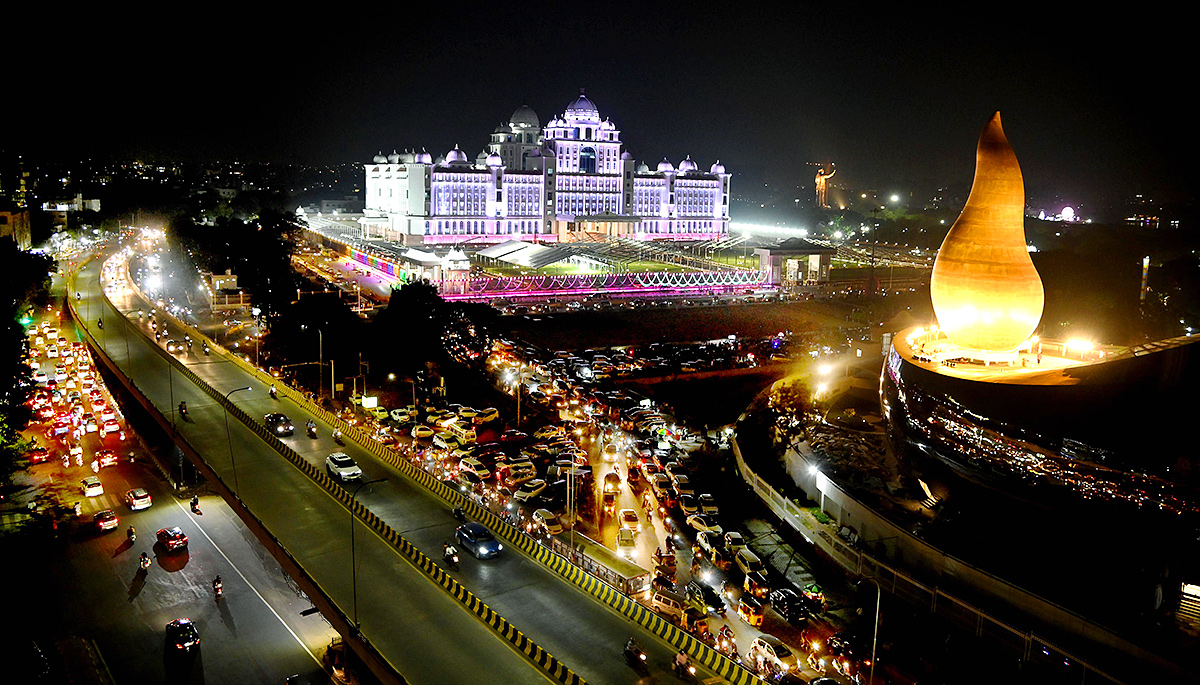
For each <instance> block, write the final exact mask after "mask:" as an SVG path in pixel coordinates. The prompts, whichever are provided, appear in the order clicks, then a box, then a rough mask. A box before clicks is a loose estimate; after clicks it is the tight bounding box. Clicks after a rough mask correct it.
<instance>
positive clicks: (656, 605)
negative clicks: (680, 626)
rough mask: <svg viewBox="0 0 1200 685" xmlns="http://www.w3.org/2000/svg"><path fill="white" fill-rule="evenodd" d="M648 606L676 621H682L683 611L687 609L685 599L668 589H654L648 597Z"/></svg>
mask: <svg viewBox="0 0 1200 685" xmlns="http://www.w3.org/2000/svg"><path fill="white" fill-rule="evenodd" d="M650 607H651V608H653V609H654V610H655V611H657V612H658V613H660V614H662V615H663V616H666V617H667V618H670V619H672V620H673V621H675V622H676V623H679V622H681V621H683V612H684V611H685V610H686V609H687V600H686V599H684V598H683V596H682V595H677V594H675V593H674V592H670V591H668V590H655V591H654V594H653V595H652V596H651V597H650Z"/></svg>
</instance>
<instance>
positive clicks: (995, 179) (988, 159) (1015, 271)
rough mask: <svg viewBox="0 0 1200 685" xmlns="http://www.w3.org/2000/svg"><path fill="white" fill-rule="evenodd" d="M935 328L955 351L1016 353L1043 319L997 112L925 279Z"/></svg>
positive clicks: (1017, 176)
mask: <svg viewBox="0 0 1200 685" xmlns="http://www.w3.org/2000/svg"><path fill="white" fill-rule="evenodd" d="M930 298H931V299H932V300H933V311H934V313H935V314H937V319H938V324H939V325H940V326H941V329H942V331H943V332H944V333H945V334H946V336H947V338H949V340H950V342H952V343H954V344H955V345H958V346H959V347H966V348H971V349H976V350H986V351H992V352H1008V351H1012V350H1015V349H1016V348H1017V347H1019V346H1020V345H1021V343H1023V342H1025V340H1026V339H1028V338H1029V336H1030V335H1031V334H1032V333H1033V332H1034V330H1035V329H1036V328H1037V326H1038V322H1039V321H1041V318H1042V306H1043V304H1044V301H1045V294H1044V292H1043V290H1042V280H1041V278H1040V277H1039V276H1038V273H1037V270H1036V269H1035V268H1034V266H1033V260H1031V259H1030V258H1029V251H1028V249H1027V248H1026V245H1025V184H1024V180H1023V179H1022V177H1021V167H1020V165H1019V164H1018V163H1017V156H1016V154H1015V153H1014V152H1013V150H1012V147H1011V146H1010V145H1009V144H1008V139H1007V138H1006V137H1005V136H1004V129H1003V128H1001V126H1000V113H999V112H996V113H995V114H993V115H992V118H991V119H990V120H989V121H988V123H987V125H986V126H984V129H983V133H982V134H981V135H980V136H979V146H978V148H977V149H976V153H975V181H974V183H973V184H972V186H971V195H970V196H969V197H968V198H967V204H966V206H965V207H963V210H962V214H960V215H959V217H958V220H957V221H955V222H954V226H952V227H951V228H950V232H949V233H948V234H946V239H945V240H944V241H943V242H942V247H941V249H940V250H939V251H938V257H937V260H936V261H935V262H934V264H933V275H932V277H931V278H930Z"/></svg>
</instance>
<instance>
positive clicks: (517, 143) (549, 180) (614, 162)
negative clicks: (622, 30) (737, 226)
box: [362, 93, 729, 243]
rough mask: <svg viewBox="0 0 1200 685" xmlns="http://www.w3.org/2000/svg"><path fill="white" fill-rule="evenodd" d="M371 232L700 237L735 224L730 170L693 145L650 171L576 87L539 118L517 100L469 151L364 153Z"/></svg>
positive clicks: (404, 238) (430, 236)
mask: <svg viewBox="0 0 1200 685" xmlns="http://www.w3.org/2000/svg"><path fill="white" fill-rule="evenodd" d="M364 166H365V172H366V197H365V198H364V210H363V219H362V228H363V233H364V236H365V237H380V238H385V239H389V240H396V241H401V242H405V243H461V242H465V241H468V240H470V241H472V242H484V243H487V242H502V241H507V240H531V241H545V242H556V241H569V240H574V239H589V240H592V239H596V238H597V237H599V236H614V237H625V238H634V239H640V240H703V239H711V238H716V237H719V236H722V235H724V234H726V233H727V232H728V230H729V174H728V173H726V171H725V167H723V166H722V165H721V164H720V162H717V163H715V164H713V165H712V166H711V167H709V169H708V170H707V171H703V170H701V169H700V168H699V166H698V165H697V164H696V163H695V162H693V161H692V159H691V157H688V158H686V159H684V160H683V161H681V162H680V163H679V166H678V168H676V167H675V166H674V165H673V164H671V162H669V161H667V160H666V159H664V160H663V161H662V162H660V163H659V164H658V165H657V167H656V168H655V169H654V170H653V171H651V170H650V168H649V167H648V166H647V165H646V164H644V163H643V164H637V163H636V162H635V161H634V159H633V157H632V155H630V154H629V152H627V151H624V150H622V143H621V131H620V130H619V129H618V128H617V127H616V125H615V124H614V123H612V122H611V121H610V120H608V119H602V118H601V117H600V112H599V110H597V109H596V106H595V105H594V104H592V101H591V100H590V99H588V97H587V96H586V95H584V94H583V93H580V95H579V97H578V98H576V99H575V100H574V101H573V102H571V104H569V105H568V106H567V108H566V110H565V111H564V112H563V113H562V115H560V116H557V117H554V118H552V119H551V120H550V121H548V122H546V125H545V126H544V127H543V126H542V124H541V121H540V120H539V118H538V116H537V114H536V113H535V112H534V111H533V110H532V109H531V108H530V107H529V106H528V105H522V106H521V107H520V108H519V109H517V110H516V111H515V112H513V114H512V116H511V117H510V118H509V121H508V122H505V123H502V124H500V125H499V126H497V127H496V128H495V130H494V131H493V132H492V134H491V138H490V140H489V142H488V145H487V148H486V149H484V150H483V151H482V152H480V153H479V154H478V155H477V156H476V157H475V159H474V160H471V159H470V158H469V157H468V155H467V153H465V152H464V151H462V150H461V149H459V148H458V146H455V147H454V149H453V150H450V151H449V152H447V153H446V154H445V155H443V156H441V157H438V158H437V159H434V158H433V157H432V155H430V154H429V153H428V152H425V151H424V150H422V151H421V152H405V153H396V152H393V153H392V154H391V155H386V156H385V155H382V154H380V155H377V156H376V157H375V158H374V159H373V160H372V161H371V162H370V163H369V164H366V165H364Z"/></svg>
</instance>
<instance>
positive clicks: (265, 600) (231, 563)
mask: <svg viewBox="0 0 1200 685" xmlns="http://www.w3.org/2000/svg"><path fill="white" fill-rule="evenodd" d="M175 506H177V507H179V508H180V509H182V510H183V512H184V514H186V515H187V517H188V518H189V519H191V520H192V521H194V522H195V523H196V530H199V531H200V534H201V535H203V536H204V538H205V539H206V540H208V541H209V542H210V543H211V544H212V546H213V548H214V549H216V550H217V553H219V554H220V555H221V556H222V557H224V559H225V561H227V562H229V566H230V567H232V568H233V571H234V573H236V574H238V577H240V578H241V579H242V580H243V581H245V583H246V585H248V586H249V587H250V589H251V590H253V591H254V594H256V595H258V598H259V599H261V600H262V603H263V604H265V605H266V607H267V608H268V609H270V610H271V613H272V614H275V618H277V619H279V622H280V623H281V624H283V627H284V628H286V629H287V631H288V632H289V633H291V634H292V637H294V638H296V642H298V643H300V646H301V647H303V648H304V651H306V652H308V655H309V656H310V657H312V660H313V661H315V662H316V664H317V665H318V666H320V667H322V668H324V664H322V663H321V660H320V659H318V658H317V655H316V654H313V653H312V650H311V649H309V648H308V645H306V644H304V641H303V640H301V639H300V636H299V635H297V634H296V632H295V631H294V630H292V627H291V626H289V625H288V624H287V621H284V620H283V617H282V616H280V615H279V612H277V611H275V607H273V606H271V603H270V602H268V601H267V598H266V597H263V596H262V593H261V592H259V591H258V588H256V587H254V584H253V583H251V582H250V579H249V578H247V577H246V576H245V575H244V574H243V573H242V571H241V569H239V568H238V567H237V564H235V563H233V560H231V559H230V558H229V557H228V556H227V555H226V554H225V551H224V550H222V549H221V547H220V546H219V545H218V544H217V543H216V542H214V541H213V539H212V538H211V537H209V536H208V533H206V532H205V531H204V526H202V525H200V522H199V520H198V519H196V517H195V516H192V512H191V509H189V508H187V507H184V506H183V503H182V502H180V501H179V500H175Z"/></svg>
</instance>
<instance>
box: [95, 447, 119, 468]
mask: <svg viewBox="0 0 1200 685" xmlns="http://www.w3.org/2000/svg"><path fill="white" fill-rule="evenodd" d="M96 461H97V462H99V464H100V466H102V467H103V466H116V465H117V453H116V452H114V451H112V450H96Z"/></svg>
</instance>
